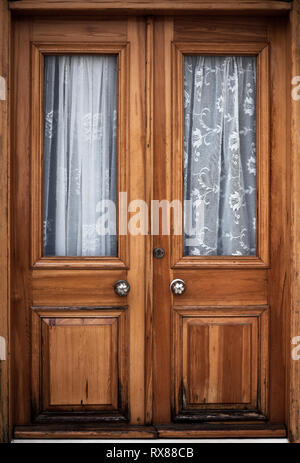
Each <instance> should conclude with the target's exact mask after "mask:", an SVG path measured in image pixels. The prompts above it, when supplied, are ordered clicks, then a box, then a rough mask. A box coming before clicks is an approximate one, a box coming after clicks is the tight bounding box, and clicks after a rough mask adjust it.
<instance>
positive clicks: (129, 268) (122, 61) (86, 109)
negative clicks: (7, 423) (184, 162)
mask: <svg viewBox="0 0 300 463" xmlns="http://www.w3.org/2000/svg"><path fill="white" fill-rule="evenodd" d="M13 43H14V72H13V75H14V78H13V82H12V85H13V88H14V90H13V94H14V105H13V111H12V113H13V126H14V135H13V146H12V153H13V167H12V197H13V210H12V230H13V252H12V269H13V271H12V281H11V285H12V293H13V300H12V336H13V352H14V358H13V367H12V374H13V398H14V400H13V402H14V404H15V406H14V424H15V425H24V424H29V423H35V424H36V423H41V422H42V423H44V424H45V425H48V424H49V423H53V422H55V423H62V422H65V421H67V422H69V423H73V424H74V423H75V424H76V423H77V424H78V423H82V422H87V421H92V422H93V423H95V422H99V421H100V422H111V423H122V422H126V423H127V422H128V420H129V421H130V423H131V424H143V423H144V422H145V414H144V396H145V388H144V378H145V373H144V344H145V342H144V330H145V312H144V305H145V303H144V301H145V281H144V278H145V252H146V247H145V236H133V235H132V236H130V235H128V234H126V233H123V234H120V235H118V237H117V238H116V236H115V235H114V232H115V230H108V234H107V236H106V237H105V236H102V238H101V239H100V240H99V239H98V238H97V227H98V226H100V225H101V224H100V223H99V218H100V217H101V207H102V206H101V204H100V203H101V201H102V200H113V202H116V198H118V197H119V192H126V193H127V196H128V200H129V198H130V199H132V198H139V199H141V200H143V199H144V197H145V192H144V178H145V175H146V174H145V155H144V153H145V130H144V127H145V114H146V111H145V20H144V19H136V18H130V19H127V18H125V19H102V20H99V19H97V20H91V19H89V20H83V19H74V20H64V19H59V20H53V19H51V18H49V19H27V18H26V19H17V20H16V21H15V22H14V33H13ZM100 152H101V153H102V154H101V156H99V155H98V154H99V153H100ZM100 158H101V159H102V160H103V162H102V161H100ZM125 200H126V198H125ZM117 204H118V207H117V210H113V211H110V215H109V216H108V220H107V223H108V224H110V225H112V224H113V227H114V228H115V229H116V225H117V224H119V222H120V221H121V220H122V218H119V214H118V212H119V209H120V204H119V201H117ZM108 209H109V208H108ZM105 211H106V209H105V210H103V211H102V212H104V213H105ZM121 225H122V224H121ZM123 228H124V227H123ZM93 236H94V238H93ZM99 256H100V257H99ZM120 280H121V283H119V284H120V285H121V286H120V288H119V290H120V291H122V289H123V290H124V289H125V294H123V296H122V295H121V296H120V295H118V294H117V293H116V292H115V290H114V285H115V283H116V282H120ZM122 280H125V283H122ZM126 281H127V282H131V283H130V286H131V287H130V292H129V293H128V295H127V294H126V290H127V288H126ZM122 285H123V286H122ZM124 285H125V286H124ZM115 289H116V290H118V288H115ZM129 311H130V314H129Z"/></svg>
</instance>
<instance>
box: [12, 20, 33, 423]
mask: <svg viewBox="0 0 300 463" xmlns="http://www.w3.org/2000/svg"><path fill="white" fill-rule="evenodd" d="M12 39H13V43H14V47H13V56H12V58H13V61H14V63H15V64H14V68H13V73H12V94H13V95H14V97H13V99H12V102H11V114H12V118H11V122H12V130H11V159H12V161H11V164H12V167H11V209H10V210H11V230H12V236H11V320H12V324H11V341H12V351H13V352H14V355H13V357H12V376H11V381H12V389H13V396H12V397H13V408H14V410H13V416H14V418H13V420H14V423H18V424H26V423H28V422H29V420H30V371H29V366H28V365H29V362H30V346H29V339H30V331H29V326H30V317H29V307H30V305H31V284H30V271H29V269H30V202H29V200H28V199H29V179H30V167H29V162H28V161H29V160H30V120H29V119H30V117H29V116H30V113H29V108H30V75H29V63H30V44H29V42H30V23H29V22H20V23H19V27H18V30H16V23H14V24H13V37H12ZM19 161H20V162H19ZM20 230H22V232H21V233H18V231H20Z"/></svg>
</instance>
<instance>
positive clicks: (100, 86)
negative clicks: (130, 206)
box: [43, 55, 117, 256]
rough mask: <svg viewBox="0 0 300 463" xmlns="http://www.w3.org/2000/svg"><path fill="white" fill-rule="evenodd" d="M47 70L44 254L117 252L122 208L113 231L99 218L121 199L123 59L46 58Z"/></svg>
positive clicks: (113, 222) (103, 254)
mask: <svg viewBox="0 0 300 463" xmlns="http://www.w3.org/2000/svg"><path fill="white" fill-rule="evenodd" d="M44 71H45V77H44V118H45V119H44V120H45V122H44V172H43V175H44V213H43V214H44V217H43V219H44V255H45V256H116V254H117V241H116V236H115V228H116V216H115V214H110V217H109V219H110V231H111V234H106V235H103V234H102V235H100V234H99V232H98V229H97V223H98V222H97V221H98V220H99V215H100V212H101V211H99V204H101V201H102V200H107V199H110V200H112V201H114V202H115V201H116V169H117V162H116V141H117V137H116V121H117V58H116V56H104V55H98V56H88V55H86V56H46V57H45V67H44ZM102 204H103V203H102ZM103 212H105V211H103ZM110 213H111V211H110Z"/></svg>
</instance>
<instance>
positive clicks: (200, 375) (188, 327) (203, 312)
mask: <svg viewBox="0 0 300 463" xmlns="http://www.w3.org/2000/svg"><path fill="white" fill-rule="evenodd" d="M172 318H173V359H172V361H173V375H174V376H173V381H174V385H173V407H174V414H173V416H174V418H175V419H176V421H178V420H183V419H185V420H187V419H188V418H189V419H193V420H194V421H197V420H198V421H213V420H215V421H218V419H221V418H223V419H226V418H225V417H226V416H227V419H231V420H235V419H237V416H238V417H239V419H241V420H243V415H244V420H247V419H251V417H253V416H254V415H255V414H256V415H257V416H259V415H262V417H263V416H264V417H266V416H267V400H268V397H267V394H268V343H267V342H266V340H267V337H268V307H240V308H238V307H233V308H224V307H215V308H213V307H211V308H210V307H201V308H200V307H177V308H176V309H175V308H174V309H173V313H172ZM239 410H240V412H239V413H238V414H237V413H236V412H238V411H239ZM192 413H193V414H194V417H193V416H192Z"/></svg>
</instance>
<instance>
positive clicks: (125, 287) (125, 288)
mask: <svg viewBox="0 0 300 463" xmlns="http://www.w3.org/2000/svg"><path fill="white" fill-rule="evenodd" d="M114 291H115V293H116V294H117V295H118V296H127V294H128V293H129V291H130V284H129V283H128V281H126V280H118V281H116V282H115V284H114Z"/></svg>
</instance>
